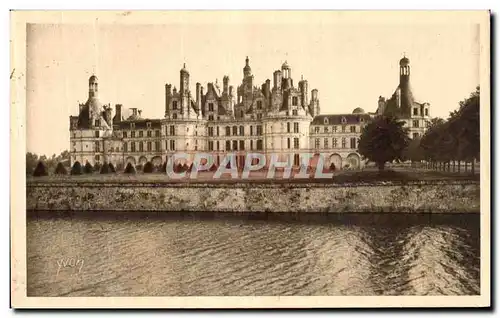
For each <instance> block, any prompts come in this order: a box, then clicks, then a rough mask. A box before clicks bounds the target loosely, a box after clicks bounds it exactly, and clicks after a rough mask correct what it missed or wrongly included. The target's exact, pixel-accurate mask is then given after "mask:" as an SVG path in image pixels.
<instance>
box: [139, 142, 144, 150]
mask: <svg viewBox="0 0 500 318" xmlns="http://www.w3.org/2000/svg"><path fill="white" fill-rule="evenodd" d="M143 151H144V143H143V142H142V141H141V142H139V152H143Z"/></svg>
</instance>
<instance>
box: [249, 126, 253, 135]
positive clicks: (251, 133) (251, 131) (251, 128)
mask: <svg viewBox="0 0 500 318" xmlns="http://www.w3.org/2000/svg"><path fill="white" fill-rule="evenodd" d="M250 136H253V126H250Z"/></svg>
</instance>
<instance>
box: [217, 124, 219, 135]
mask: <svg viewBox="0 0 500 318" xmlns="http://www.w3.org/2000/svg"><path fill="white" fill-rule="evenodd" d="M217 136H219V126H217Z"/></svg>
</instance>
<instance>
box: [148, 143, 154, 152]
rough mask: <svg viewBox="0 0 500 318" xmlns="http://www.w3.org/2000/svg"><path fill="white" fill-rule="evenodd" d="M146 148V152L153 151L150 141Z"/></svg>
mask: <svg viewBox="0 0 500 318" xmlns="http://www.w3.org/2000/svg"><path fill="white" fill-rule="evenodd" d="M147 148H148V151H153V147H152V144H151V141H148V143H147Z"/></svg>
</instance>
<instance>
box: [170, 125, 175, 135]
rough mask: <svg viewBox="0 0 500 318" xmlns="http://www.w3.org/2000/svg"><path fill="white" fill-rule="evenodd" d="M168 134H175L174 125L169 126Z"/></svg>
mask: <svg viewBox="0 0 500 318" xmlns="http://www.w3.org/2000/svg"><path fill="white" fill-rule="evenodd" d="M170 136H175V126H174V125H172V126H170Z"/></svg>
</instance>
